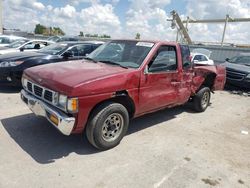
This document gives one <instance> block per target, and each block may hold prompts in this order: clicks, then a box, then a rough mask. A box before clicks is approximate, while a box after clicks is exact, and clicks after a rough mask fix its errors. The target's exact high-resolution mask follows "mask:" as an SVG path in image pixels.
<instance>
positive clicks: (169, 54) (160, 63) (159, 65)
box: [148, 46, 177, 72]
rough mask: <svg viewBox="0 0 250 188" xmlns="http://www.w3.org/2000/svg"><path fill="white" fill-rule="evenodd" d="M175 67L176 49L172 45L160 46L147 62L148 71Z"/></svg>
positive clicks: (172, 69) (166, 69) (174, 68)
mask: <svg viewBox="0 0 250 188" xmlns="http://www.w3.org/2000/svg"><path fill="white" fill-rule="evenodd" d="M176 69H177V58H176V49H175V47H173V46H161V47H160V48H159V49H158V50H157V53H156V54H155V56H154V57H153V58H152V60H151V62H150V63H149V69H148V71H149V72H164V71H175V70H176Z"/></svg>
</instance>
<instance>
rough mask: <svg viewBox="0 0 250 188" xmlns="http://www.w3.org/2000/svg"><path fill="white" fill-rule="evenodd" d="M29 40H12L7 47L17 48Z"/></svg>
mask: <svg viewBox="0 0 250 188" xmlns="http://www.w3.org/2000/svg"><path fill="white" fill-rule="evenodd" d="M28 41H29V40H18V41H16V42H12V43H11V44H10V45H8V46H7V47H8V48H18V47H20V46H21V45H23V44H24V43H26V42H28Z"/></svg>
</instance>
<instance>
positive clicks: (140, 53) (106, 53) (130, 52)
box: [88, 40, 154, 68]
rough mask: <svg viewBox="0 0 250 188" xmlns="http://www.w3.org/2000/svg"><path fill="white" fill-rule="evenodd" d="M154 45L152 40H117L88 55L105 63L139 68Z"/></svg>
mask: <svg viewBox="0 0 250 188" xmlns="http://www.w3.org/2000/svg"><path fill="white" fill-rule="evenodd" d="M153 46H154V43H152V42H142V41H141V42H138V41H123V40H120V41H119V40H116V41H111V42H108V43H106V44H104V45H102V46H100V47H99V48H97V49H96V50H95V51H93V52H92V53H91V54H89V55H88V57H89V58H91V59H93V60H94V61H99V62H103V63H109V64H110V62H112V64H118V65H120V66H123V67H130V68H138V67H140V65H141V64H142V62H143V60H144V59H145V58H146V56H147V55H148V53H149V51H150V50H151V49H152V47H153Z"/></svg>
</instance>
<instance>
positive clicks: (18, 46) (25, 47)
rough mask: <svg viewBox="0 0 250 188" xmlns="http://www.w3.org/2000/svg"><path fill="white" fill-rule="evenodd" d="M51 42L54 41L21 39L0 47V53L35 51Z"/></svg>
mask: <svg viewBox="0 0 250 188" xmlns="http://www.w3.org/2000/svg"><path fill="white" fill-rule="evenodd" d="M53 43H54V42H53V41H47V40H36V39H35V40H28V39H23V40H19V41H16V42H13V43H11V44H10V45H8V46H6V47H2V48H0V55H2V54H7V53H11V52H19V51H29V52H31V51H37V50H39V49H42V48H43V47H45V46H48V45H50V44H53Z"/></svg>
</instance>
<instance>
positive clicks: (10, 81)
mask: <svg viewBox="0 0 250 188" xmlns="http://www.w3.org/2000/svg"><path fill="white" fill-rule="evenodd" d="M21 77H22V71H20V70H15V69H13V68H12V69H11V67H10V68H9V67H7V68H3V67H1V68H0V84H6V85H10V86H21Z"/></svg>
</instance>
